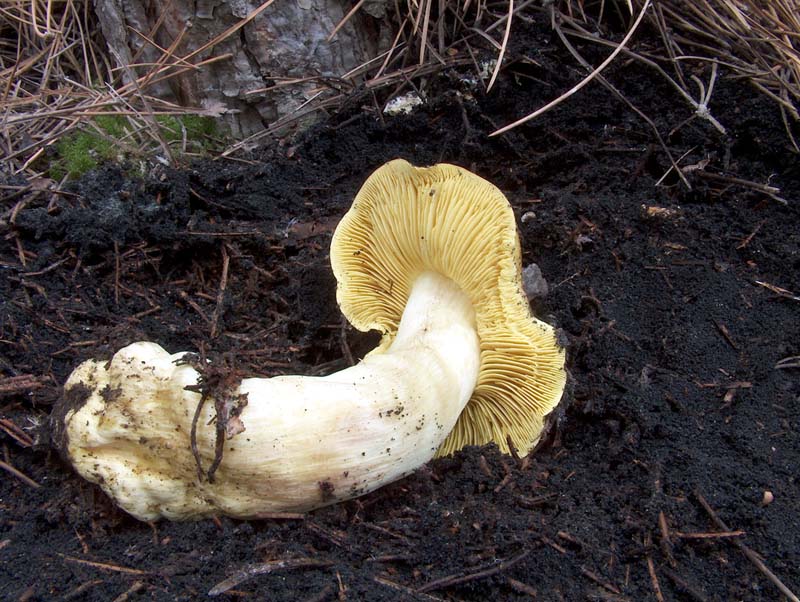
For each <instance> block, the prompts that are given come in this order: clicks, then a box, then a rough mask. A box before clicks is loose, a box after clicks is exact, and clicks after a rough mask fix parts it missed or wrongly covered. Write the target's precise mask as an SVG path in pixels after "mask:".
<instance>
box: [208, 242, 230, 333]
mask: <svg viewBox="0 0 800 602" xmlns="http://www.w3.org/2000/svg"><path fill="white" fill-rule="evenodd" d="M230 262H231V259H230V257H229V256H228V251H227V249H226V246H225V245H222V275H221V276H220V279H219V289H218V290H217V305H216V307H214V313H213V314H211V338H212V339H216V338H217V334H218V332H217V326H218V325H219V318H220V316H221V315H222V310H223V308H224V306H225V289H226V288H227V287H228V268H229V266H230Z"/></svg>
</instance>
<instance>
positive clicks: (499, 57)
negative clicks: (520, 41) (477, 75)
mask: <svg viewBox="0 0 800 602" xmlns="http://www.w3.org/2000/svg"><path fill="white" fill-rule="evenodd" d="M513 15H514V0H508V18H507V20H506V30H505V33H503V43H502V44H501V45H500V54H498V55H497V64H496V65H495V66H494V72H493V73H492V79H490V80H489V85H488V86H486V91H487V92H489V91H490V90H491V89H492V86H494V81H495V80H496V79H497V74H498V73H500V68H501V67H502V66H503V57H504V56H505V54H506V48H507V47H508V38H509V36H510V35H511V18H512V17H513Z"/></svg>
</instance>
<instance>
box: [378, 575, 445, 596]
mask: <svg viewBox="0 0 800 602" xmlns="http://www.w3.org/2000/svg"><path fill="white" fill-rule="evenodd" d="M372 580H373V581H374V582H375V583H380V584H381V585H385V586H386V587H390V588H391V589H393V590H395V591H398V592H402V593H404V594H406V595H407V596H411V597H412V598H418V599H421V600H434V601H435V602H443V601H444V598H439V597H437V596H432V595H430V594H425V593H422V592H420V591H418V590H415V589H411V588H410V587H406V586H405V585H401V584H399V583H395V582H394V581H390V580H389V579H386V577H373V578H372Z"/></svg>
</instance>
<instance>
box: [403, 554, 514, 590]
mask: <svg viewBox="0 0 800 602" xmlns="http://www.w3.org/2000/svg"><path fill="white" fill-rule="evenodd" d="M528 554H529V552H528V551H527V550H526V551H524V552H522V553H520V554H517V555H516V556H514V557H513V558H511V559H510V560H506V561H505V562H501V563H499V564H495V565H494V566H490V567H487V568H484V569H481V570H478V571H475V572H473V573H468V574H466V575H449V576H447V577H442V578H441V579H436V580H435V581H431V582H430V583H428V584H426V585H423V586H422V587H420V588H417V591H418V592H420V593H425V592H429V591H433V590H436V589H442V588H444V587H452V586H454V585H460V584H462V583H467V582H469V581H476V580H478V579H485V578H486V577H491V576H492V575H497V574H498V573H502V572H503V571H507V570H508V569H510V568H511V567H513V566H514V565H515V564H517V563H518V562H520V561H521V560H523V559H525V558H526V557H527V556H528Z"/></svg>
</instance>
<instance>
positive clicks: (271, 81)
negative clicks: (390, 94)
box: [95, 0, 389, 137]
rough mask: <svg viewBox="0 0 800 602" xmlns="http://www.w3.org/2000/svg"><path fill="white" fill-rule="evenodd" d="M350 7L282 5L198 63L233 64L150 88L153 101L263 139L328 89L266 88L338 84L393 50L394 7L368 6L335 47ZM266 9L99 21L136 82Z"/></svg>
mask: <svg viewBox="0 0 800 602" xmlns="http://www.w3.org/2000/svg"><path fill="white" fill-rule="evenodd" d="M342 2H343V0H274V2H273V4H272V5H271V6H269V7H268V8H266V9H265V10H264V11H263V12H261V13H259V14H258V15H257V16H256V17H255V18H254V19H252V20H251V21H249V22H248V23H247V24H246V25H245V26H244V27H242V28H241V29H239V30H238V31H236V32H235V33H233V34H232V35H229V36H227V37H225V39H223V40H221V41H220V42H219V43H217V44H215V45H214V46H212V47H210V48H207V49H204V50H202V51H201V52H199V53H197V54H196V55H194V56H192V58H191V59H190V60H189V62H191V63H192V64H198V63H200V62H201V61H205V60H208V59H212V58H214V57H221V56H224V55H230V56H229V57H226V58H223V59H221V60H218V61H216V62H211V63H209V64H206V65H203V66H201V67H199V68H197V69H187V70H185V71H184V72H183V73H181V74H179V75H174V76H173V77H170V78H168V79H165V80H163V81H161V82H155V81H150V82H147V84H146V93H148V94H151V95H155V96H158V97H161V98H168V99H171V100H174V101H175V102H177V103H179V104H181V105H183V106H187V107H202V108H205V109H213V110H221V112H222V113H223V114H224V115H225V119H226V121H227V124H228V126H229V127H230V129H231V132H232V134H233V135H234V136H237V137H242V136H247V135H249V134H253V133H256V132H258V131H262V130H263V128H264V127H265V126H267V125H269V124H271V123H274V122H275V121H277V120H278V119H280V118H282V117H285V116H287V115H290V114H292V112H294V111H295V110H297V108H298V107H300V106H301V105H302V104H303V103H305V102H306V101H308V100H309V98H310V97H311V95H312V94H313V91H314V90H315V89H318V86H319V82H318V81H317V82H306V83H304V84H298V85H294V86H285V87H278V88H273V89H272V90H269V91H264V90H265V89H266V88H271V87H273V86H275V84H276V83H279V82H281V81H284V80H285V78H289V79H295V78H296V79H301V78H312V77H327V78H335V77H337V76H340V75H342V74H344V73H346V72H347V71H349V70H351V69H353V68H355V67H357V66H358V65H360V64H362V63H364V62H365V61H367V60H369V59H370V58H372V57H374V56H376V55H377V54H378V53H379V52H380V51H381V49H383V48H386V47H388V41H389V26H388V20H387V19H386V16H385V4H384V2H385V0H371V1H370V2H369V3H365V4H364V6H362V8H361V9H360V10H359V11H358V12H357V13H356V14H355V15H353V17H352V18H351V19H349V20H348V22H347V23H346V24H345V25H344V26H343V27H342V28H341V29H340V30H339V32H338V33H337V35H336V37H335V38H334V39H333V40H331V41H330V42H328V41H327V38H328V36H329V35H330V33H331V32H332V31H333V30H334V28H335V27H336V25H337V24H338V23H339V22H340V21H341V20H342V18H343V17H344V16H345V14H346V13H347V12H348V11H349V10H350V9H351V6H347V5H344V4H343V3H342ZM262 4H263V1H262V0H95V11H96V13H97V15H98V20H99V22H100V26H101V29H102V32H103V35H104V36H105V39H106V41H107V43H108V46H109V50H110V51H111V56H112V57H113V58H114V61H115V62H116V63H117V66H118V67H122V68H123V73H124V75H123V77H124V79H125V80H127V81H130V80H132V79H133V78H134V77H139V78H141V77H142V76H144V75H146V74H147V73H148V72H149V71H151V70H152V69H153V64H155V63H157V62H158V61H159V60H162V61H163V59H164V55H165V50H166V49H170V48H171V47H172V46H173V45H176V46H175V48H174V52H173V57H172V58H171V59H170V61H169V62H171V63H175V62H177V61H176V59H177V58H178V57H186V56H187V55H189V54H191V53H193V52H194V51H196V50H198V49H200V48H202V47H203V46H204V45H205V44H207V43H208V42H210V41H211V40H213V39H215V38H217V36H220V35H221V34H223V32H225V31H227V30H228V29H229V28H230V27H232V26H234V25H236V24H237V23H240V22H241V20H242V19H245V18H246V17H247V16H248V15H250V14H251V13H252V12H253V11H254V10H255V9H256V8H258V7H259V6H261V5H262ZM367 11H368V12H367ZM176 43H177V44H176ZM175 70H177V67H173V68H172V70H171V71H168V72H167V73H170V72H174V71H175ZM153 79H157V78H153ZM140 82H141V79H140Z"/></svg>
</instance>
